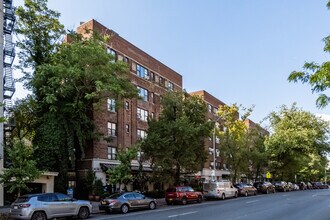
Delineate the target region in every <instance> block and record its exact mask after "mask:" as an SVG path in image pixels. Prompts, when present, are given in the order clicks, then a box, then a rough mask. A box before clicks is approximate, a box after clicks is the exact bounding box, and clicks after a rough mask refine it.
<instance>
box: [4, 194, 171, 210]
mask: <svg viewBox="0 0 330 220" xmlns="http://www.w3.org/2000/svg"><path fill="white" fill-rule="evenodd" d="M156 201H157V206H158V207H159V206H164V205H166V202H165V198H162V199H156ZM91 203H92V214H99V213H104V211H101V210H99V204H100V202H95V201H92V202H91ZM9 209H10V207H9V206H4V207H0V213H9Z"/></svg>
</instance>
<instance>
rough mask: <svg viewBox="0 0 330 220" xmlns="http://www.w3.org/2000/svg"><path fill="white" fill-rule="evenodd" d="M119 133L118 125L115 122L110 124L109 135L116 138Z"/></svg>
mask: <svg viewBox="0 0 330 220" xmlns="http://www.w3.org/2000/svg"><path fill="white" fill-rule="evenodd" d="M116 133H117V124H116V123H113V122H108V135H109V136H112V137H116V136H117V135H116Z"/></svg>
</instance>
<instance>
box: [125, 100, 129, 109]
mask: <svg viewBox="0 0 330 220" xmlns="http://www.w3.org/2000/svg"><path fill="white" fill-rule="evenodd" d="M125 109H126V110H128V109H129V102H128V101H126V102H125Z"/></svg>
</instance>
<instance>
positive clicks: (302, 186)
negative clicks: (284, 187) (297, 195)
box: [299, 182, 307, 190]
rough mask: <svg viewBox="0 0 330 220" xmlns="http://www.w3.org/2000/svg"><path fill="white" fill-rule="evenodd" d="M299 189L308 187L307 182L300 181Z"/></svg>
mask: <svg viewBox="0 0 330 220" xmlns="http://www.w3.org/2000/svg"><path fill="white" fill-rule="evenodd" d="M299 189H300V190H306V189H307V184H306V183H305V182H300V183H299Z"/></svg>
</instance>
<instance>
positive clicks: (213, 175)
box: [211, 117, 220, 181]
mask: <svg viewBox="0 0 330 220" xmlns="http://www.w3.org/2000/svg"><path fill="white" fill-rule="evenodd" d="M219 120H220V117H218V118H217V120H216V121H215V123H214V128H213V138H212V139H213V170H212V172H211V180H212V181H216V177H215V171H216V157H215V155H216V153H217V152H216V148H215V129H216V126H217V124H218V121H219Z"/></svg>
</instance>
